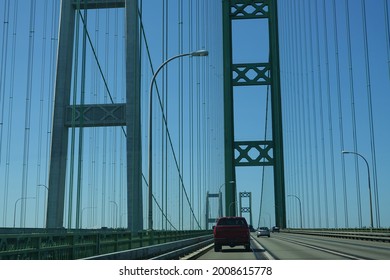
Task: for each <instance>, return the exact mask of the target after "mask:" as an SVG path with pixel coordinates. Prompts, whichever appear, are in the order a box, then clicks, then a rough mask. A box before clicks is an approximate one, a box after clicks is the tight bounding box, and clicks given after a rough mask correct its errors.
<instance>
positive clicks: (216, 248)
mask: <svg viewBox="0 0 390 280" xmlns="http://www.w3.org/2000/svg"><path fill="white" fill-rule="evenodd" d="M221 248H222V246H221V245H217V244H214V252H219V251H221Z"/></svg>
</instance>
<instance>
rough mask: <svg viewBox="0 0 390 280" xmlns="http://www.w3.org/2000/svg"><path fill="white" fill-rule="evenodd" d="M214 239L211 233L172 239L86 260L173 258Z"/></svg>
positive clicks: (192, 250)
mask: <svg viewBox="0 0 390 280" xmlns="http://www.w3.org/2000/svg"><path fill="white" fill-rule="evenodd" d="M213 241H214V238H213V236H212V234H208V235H206V236H200V237H194V238H189V239H184V240H180V241H173V242H168V243H163V244H159V245H153V246H146V247H142V248H137V249H132V250H124V251H120V252H114V253H108V254H103V255H98V256H93V257H89V258H84V259H86V260H141V259H154V260H173V259H177V258H179V257H182V256H184V255H186V254H189V253H191V252H194V251H196V250H198V249H200V248H202V247H204V246H207V245H209V244H211V243H212V242H213Z"/></svg>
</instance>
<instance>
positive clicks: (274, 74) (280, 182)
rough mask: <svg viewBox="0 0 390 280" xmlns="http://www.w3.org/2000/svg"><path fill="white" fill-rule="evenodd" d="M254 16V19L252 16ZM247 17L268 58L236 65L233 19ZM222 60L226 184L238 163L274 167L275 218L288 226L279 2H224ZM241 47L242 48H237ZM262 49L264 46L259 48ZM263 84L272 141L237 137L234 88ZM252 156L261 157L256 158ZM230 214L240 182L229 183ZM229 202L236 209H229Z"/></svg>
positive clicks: (281, 224)
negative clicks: (268, 102)
mask: <svg viewBox="0 0 390 280" xmlns="http://www.w3.org/2000/svg"><path fill="white" fill-rule="evenodd" d="M254 19H256V20H254ZM242 20H246V21H247V24H248V25H250V24H252V26H253V27H254V28H251V29H250V30H251V31H253V30H258V34H254V32H250V31H248V34H249V35H248V36H251V37H254V36H260V37H262V38H267V37H266V36H268V38H269V53H267V54H266V55H267V56H269V59H268V60H269V61H254V62H252V63H247V62H245V63H233V50H232V49H233V47H232V37H233V36H232V22H233V21H242ZM259 20H264V21H267V24H268V28H267V30H266V32H265V33H266V34H263V33H264V32H261V28H258V22H259ZM223 50H224V53H223V62H224V115H225V130H224V131H225V182H229V181H234V182H237V181H236V167H238V166H244V167H245V166H273V171H274V172H273V173H274V193H275V220H276V224H277V225H278V226H280V227H282V228H284V227H285V226H286V208H285V187H284V165H283V134H282V110H281V93H280V69H279V42H278V19H277V1H276V0H253V1H248V0H223ZM236 51H240V50H236V49H235V52H236ZM259 52H261V50H259ZM240 86H265V87H267V88H269V89H270V92H271V108H272V109H271V111H272V112H271V115H272V134H273V135H272V140H261V139H253V140H252V141H235V137H234V115H233V112H234V110H233V108H234V98H233V93H234V88H235V87H240ZM254 155H258V156H257V157H256V158H253V157H255V156H254ZM225 193H226V196H225V197H226V198H225V199H226V203H225V206H226V214H227V215H234V213H237V212H236V208H237V205H236V203H235V198H236V193H237V191H236V183H234V184H226V192H225ZM229 205H231V206H233V207H229Z"/></svg>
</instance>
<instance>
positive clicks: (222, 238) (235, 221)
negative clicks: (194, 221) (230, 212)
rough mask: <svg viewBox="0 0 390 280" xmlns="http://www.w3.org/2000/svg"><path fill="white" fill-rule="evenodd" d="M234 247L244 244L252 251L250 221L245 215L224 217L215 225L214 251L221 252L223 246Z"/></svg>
mask: <svg viewBox="0 0 390 280" xmlns="http://www.w3.org/2000/svg"><path fill="white" fill-rule="evenodd" d="M224 245H226V246H230V247H234V246H236V245H244V247H245V250H247V251H250V233H249V227H248V223H247V222H246V220H245V218H243V217H222V218H219V219H218V221H217V224H216V226H215V227H214V251H215V252H219V251H220V250H221V249H222V246H224Z"/></svg>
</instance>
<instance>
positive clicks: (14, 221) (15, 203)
mask: <svg viewBox="0 0 390 280" xmlns="http://www.w3.org/2000/svg"><path fill="white" fill-rule="evenodd" d="M23 199H35V197H21V198H19V199H17V200H16V201H15V208H14V227H15V223H16V204H17V203H18V202H19V201H20V200H23Z"/></svg>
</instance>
